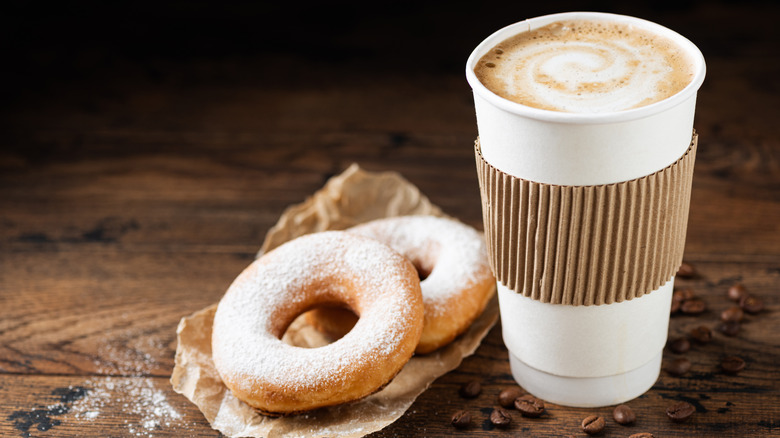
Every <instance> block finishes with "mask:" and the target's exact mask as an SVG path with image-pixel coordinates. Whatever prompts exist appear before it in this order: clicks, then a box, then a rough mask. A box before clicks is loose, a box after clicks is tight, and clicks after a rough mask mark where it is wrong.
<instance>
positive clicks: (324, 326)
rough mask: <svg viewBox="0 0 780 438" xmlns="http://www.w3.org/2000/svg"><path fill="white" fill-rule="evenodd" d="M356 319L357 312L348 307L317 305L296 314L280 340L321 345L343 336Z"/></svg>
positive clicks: (299, 344) (304, 345)
mask: <svg viewBox="0 0 780 438" xmlns="http://www.w3.org/2000/svg"><path fill="white" fill-rule="evenodd" d="M357 321H358V316H357V314H355V312H353V311H352V310H351V309H350V308H348V307H345V306H343V305H334V304H326V305H319V306H316V307H314V308H312V309H310V310H308V311H306V312H303V313H302V314H300V315H298V317H297V318H295V320H293V322H292V324H290V326H289V327H288V328H287V330H286V331H285V333H284V335H283V336H282V341H284V342H286V343H288V344H290V345H294V346H296V347H303V348H316V347H322V346H325V345H328V344H331V343H333V342H336V341H338V340H339V339H341V338H342V337H344V336H345V335H346V334H347V333H349V332H350V331H351V330H352V328H353V327H354V326H355V324H356V323H357Z"/></svg>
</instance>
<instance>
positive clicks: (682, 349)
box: [669, 338, 691, 354]
mask: <svg viewBox="0 0 780 438" xmlns="http://www.w3.org/2000/svg"><path fill="white" fill-rule="evenodd" d="M690 349H691V343H690V342H689V341H688V340H687V339H685V338H677V339H673V340H671V341H670V342H669V350H671V351H672V352H673V353H677V354H682V353H686V352H688V350H690Z"/></svg>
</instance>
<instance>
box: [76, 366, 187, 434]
mask: <svg viewBox="0 0 780 438" xmlns="http://www.w3.org/2000/svg"><path fill="white" fill-rule="evenodd" d="M83 385H84V387H85V388H86V390H87V393H86V396H85V397H83V398H81V399H79V400H77V401H76V402H74V403H73V405H72V406H71V407H70V410H69V412H68V415H69V416H73V417H74V418H76V419H78V420H80V421H87V422H94V423H96V424H98V423H103V422H109V421H110V422H111V423H112V424H114V423H116V419H115V418H114V417H116V416H118V417H119V418H120V419H121V422H122V423H123V424H124V426H125V427H126V429H127V432H128V433H129V434H130V435H131V436H140V437H153V436H155V433H157V432H160V431H162V430H166V431H171V430H173V431H175V430H180V429H186V430H189V427H187V426H188V424H187V423H186V422H185V420H184V417H183V416H182V414H181V413H179V412H178V411H177V410H176V408H174V407H173V406H172V405H171V404H170V403H169V401H168V398H167V396H166V392H165V391H164V390H162V389H160V388H158V387H157V384H156V383H155V381H154V380H153V379H150V378H142V377H129V378H123V377H106V378H96V379H91V380H87V381H86V382H84V384H83ZM108 416H111V418H110V419H109V418H108Z"/></svg>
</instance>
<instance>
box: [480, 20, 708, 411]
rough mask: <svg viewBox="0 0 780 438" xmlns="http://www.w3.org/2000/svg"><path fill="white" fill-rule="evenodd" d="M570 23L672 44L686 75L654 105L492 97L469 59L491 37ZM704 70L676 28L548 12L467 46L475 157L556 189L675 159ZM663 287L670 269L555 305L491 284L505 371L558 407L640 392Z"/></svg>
mask: <svg viewBox="0 0 780 438" xmlns="http://www.w3.org/2000/svg"><path fill="white" fill-rule="evenodd" d="M576 19H586V20H588V19H589V20H594V19H595V20H607V21H617V22H620V23H627V24H630V25H632V26H636V27H638V28H641V29H646V30H648V31H650V32H651V33H653V34H657V35H661V36H663V37H665V38H667V39H669V40H671V41H673V42H674V43H676V44H677V45H678V46H679V47H681V48H682V49H683V50H684V51H685V52H686V53H687V54H688V55H689V59H690V60H691V62H692V63H693V65H692V67H693V72H694V77H693V80H692V81H691V83H690V84H688V86H687V87H685V88H684V89H683V90H682V91H680V92H679V93H677V94H675V95H673V96H671V97H669V98H667V99H664V100H662V101H660V102H657V103H653V104H650V105H647V106H643V107H639V108H635V109H629V110H625V111H619V112H611V113H597V114H582V113H565V112H556V111H547V110H541V109H536V108H532V107H528V106H524V105H521V104H518V103H515V102H512V101H509V100H506V99H504V98H502V97H499V96H498V95H496V94H494V93H493V92H491V91H490V90H488V89H487V88H486V87H485V86H484V85H483V84H482V83H481V82H480V81H479V80H478V79H477V77H476V75H475V73H474V67H475V65H476V63H477V62H478V61H479V59H480V58H481V57H482V56H483V55H484V54H485V53H487V52H488V51H489V50H490V49H491V48H493V47H494V46H495V45H496V44H498V43H500V42H502V41H503V40H505V39H507V38H508V37H510V36H512V35H516V34H518V33H521V32H526V31H529V30H532V29H535V28H538V27H541V26H545V25H547V24H550V23H552V22H555V21H560V20H576ZM704 75H705V64H704V59H703V56H702V55H701V52H700V51H699V50H698V49H697V48H696V46H694V45H693V43H691V42H690V41H688V40H687V39H686V38H684V37H682V36H681V35H679V34H678V33H676V32H673V31H671V30H669V29H667V28H664V27H662V26H660V25H657V24H655V23H652V22H648V21H646V20H641V19H638V18H634V17H627V16H621V15H614V14H604V13H593V12H572V13H564V14H554V15H548V16H543V17H538V18H533V19H530V20H526V21H523V22H520V23H516V24H513V25H510V26H508V27H506V28H503V29H501V30H499V31H497V32H496V33H494V34H493V35H491V36H489V37H488V38H487V39H485V40H484V41H483V42H482V43H481V44H479V46H477V48H476V49H475V50H474V52H473V53H472V54H471V56H470V57H469V59H468V62H467V67H466V77H467V80H468V82H469V84H470V85H471V87H472V89H473V91H474V102H475V109H476V116H477V126H478V131H479V142H480V150H481V155H482V157H483V158H484V160H485V161H486V162H487V163H489V165H490V166H492V167H494V168H495V169H497V171H500V172H503V173H506V174H508V175H511V176H514V177H516V178H521V179H523V180H526V181H532V182H535V183H540V184H548V185H559V186H599V185H610V184H617V183H623V182H626V181H631V180H636V179H640V178H643V177H645V176H647V175H651V174H654V173H657V172H659V171H662V170H663V169H665V168H668V167H669V166H671V165H673V164H674V163H675V162H678V160H680V158H681V157H682V156H684V155H685V154H686V151H688V150H689V147H690V146H691V137H692V133H693V118H694V110H695V103H696V93H697V91H698V89H699V87H700V86H701V84H702V82H703V80H704ZM691 166H692V163H691ZM691 171H692V167H691ZM686 202H687V199H686ZM686 208H687V203H686ZM684 220H685V221H687V209H686V211H685V218H684ZM485 226H486V228H487V226H488V225H487V224H486V225H485ZM683 237H684V236H683ZM683 240H684V239H683ZM637 262H638V263H643V261H637ZM517 263H518V264H522V263H523V261H522V260H518V261H517ZM673 283H674V277H673V275H670V276H669V278H668V279H667V281H666V282H664V283H663V284H660V287H657V288H656V289H655V290H648V291H645V292H646V293H643V294H641V296H639V297H636V298H633V299H628V300H626V301H622V302H615V303H611V304H602V305H563V304H551V303H546V302H542V301H539V300H536V299H533V298H529V297H527V296H524V295H522V294H519V293H517V292H516V291H515V290H512V289H510V288H508V287H507V286H506V285H504V284H502V283H501V282H499V284H498V290H499V302H500V307H501V317H502V326H503V334H504V341H505V344H506V345H507V348H508V349H509V352H510V363H511V367H512V373H513V376H514V377H515V379H516V380H517V381H518V382H519V383H520V384H521V385H522V386H523V387H525V388H526V390H528V391H530V392H532V393H533V394H535V395H536V396H538V397H540V398H543V399H545V400H548V401H550V402H553V403H557V404H562V405H570V406H582V407H594V406H605V405H611V404H617V403H621V402H624V401H627V400H630V399H632V398H635V397H637V396H639V395H641V394H642V393H644V392H645V391H646V390H647V389H649V388H650V387H651V386H652V385H653V384H654V383H655V381H656V379H657V378H658V375H659V372H660V364H661V356H662V350H663V347H664V345H665V343H666V337H667V331H668V323H669V310H670V305H671V295H672V288H673Z"/></svg>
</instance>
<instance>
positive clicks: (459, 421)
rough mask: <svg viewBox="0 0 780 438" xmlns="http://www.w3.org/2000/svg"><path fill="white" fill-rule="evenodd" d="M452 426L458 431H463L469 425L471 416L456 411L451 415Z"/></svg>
mask: <svg viewBox="0 0 780 438" xmlns="http://www.w3.org/2000/svg"><path fill="white" fill-rule="evenodd" d="M452 425H453V426H455V427H456V428H458V429H465V428H467V427H469V425H471V414H470V413H468V412H467V411H463V410H461V411H457V412H455V414H453V415H452Z"/></svg>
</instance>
